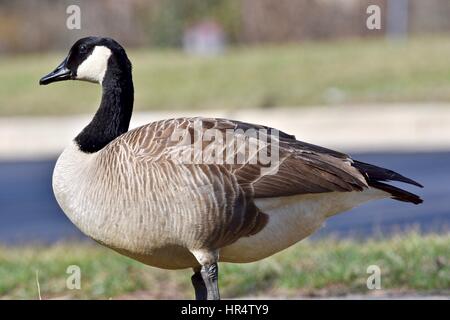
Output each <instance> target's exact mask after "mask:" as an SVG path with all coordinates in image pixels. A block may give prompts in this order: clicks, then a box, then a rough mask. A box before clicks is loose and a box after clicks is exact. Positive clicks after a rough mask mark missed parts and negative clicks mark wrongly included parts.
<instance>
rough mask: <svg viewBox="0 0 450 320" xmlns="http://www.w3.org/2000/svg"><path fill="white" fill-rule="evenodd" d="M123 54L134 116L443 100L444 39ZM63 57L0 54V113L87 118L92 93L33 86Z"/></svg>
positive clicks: (449, 82) (448, 81)
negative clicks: (129, 70) (205, 53)
mask: <svg viewBox="0 0 450 320" xmlns="http://www.w3.org/2000/svg"><path fill="white" fill-rule="evenodd" d="M128 53H129V56H130V59H131V60H132V62H133V65H134V80H135V88H136V109H138V110H152V109H153V110H155V109H166V110H173V109H178V110H180V109H186V108H189V109H201V108H208V109H210V108H220V109H239V108H264V107H273V106H301V105H315V104H329V103H339V104H352V103H353V104H354V103H380V102H420V101H431V102H437V101H450V60H449V59H448V57H449V56H450V39H448V37H434V38H415V39H411V40H408V41H403V42H390V41H387V40H384V39H372V40H347V41H340V42H311V43H302V44H292V45H283V46H264V47H248V48H245V47H243V48H234V49H230V50H229V51H228V52H227V53H226V54H225V55H223V56H218V57H208V58H202V57H195V56H188V55H185V54H183V53H181V52H178V51H171V50H159V51H157V50H128ZM65 54H66V53H65V52H60V53H51V54H48V55H43V54H41V55H38V54H35V55H15V56H2V57H0V83H1V84H2V85H1V86H0V116H12V115H63V114H73V113H83V112H89V113H92V112H93V111H94V110H95V108H96V106H97V105H98V102H99V99H100V97H99V95H100V92H99V88H98V87H97V86H94V85H92V84H88V83H84V82H71V83H68V82H65V83H57V84H52V85H51V86H50V87H40V86H39V85H38V80H39V78H40V77H41V76H43V75H44V74H46V73H47V72H49V71H51V70H53V68H54V67H55V66H56V65H57V64H58V63H59V62H60V61H61V60H62V59H63V58H64V57H65Z"/></svg>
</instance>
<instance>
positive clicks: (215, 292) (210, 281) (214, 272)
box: [201, 262, 220, 300]
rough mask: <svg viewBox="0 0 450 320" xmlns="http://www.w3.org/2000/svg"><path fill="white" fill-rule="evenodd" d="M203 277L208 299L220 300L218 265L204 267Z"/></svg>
mask: <svg viewBox="0 0 450 320" xmlns="http://www.w3.org/2000/svg"><path fill="white" fill-rule="evenodd" d="M201 275H202V278H203V281H204V282H205V286H206V291H207V299H208V300H220V294H219V281H218V280H219V267H218V265H217V263H216V262H215V263H213V264H209V265H208V264H206V265H203V266H202V269H201Z"/></svg>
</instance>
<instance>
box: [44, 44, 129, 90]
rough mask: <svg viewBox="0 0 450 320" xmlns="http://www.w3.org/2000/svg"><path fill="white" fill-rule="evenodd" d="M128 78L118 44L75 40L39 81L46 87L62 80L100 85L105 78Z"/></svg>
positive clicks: (127, 69)
mask: <svg viewBox="0 0 450 320" xmlns="http://www.w3.org/2000/svg"><path fill="white" fill-rule="evenodd" d="M123 73H125V75H126V76H128V75H129V77H131V63H130V61H129V60H128V57H127V55H126V53H125V50H124V49H123V48H122V46H121V45H120V44H118V43H117V42H116V41H115V40H113V39H111V38H102V37H86V38H82V39H80V40H78V41H77V42H75V44H74V45H73V46H72V48H71V49H70V51H69V53H68V55H67V57H66V58H65V59H64V60H63V61H62V62H61V63H60V64H59V65H58V66H57V67H56V69H55V70H53V71H52V72H50V73H49V74H47V75H45V76H44V77H42V78H41V79H40V80H39V84H41V85H46V84H49V83H52V82H57V81H64V80H83V81H89V82H93V83H99V84H102V83H103V81H104V80H105V77H107V76H110V77H115V78H117V77H119V76H120V75H121V74H123Z"/></svg>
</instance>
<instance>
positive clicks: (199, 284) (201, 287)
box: [191, 269, 208, 300]
mask: <svg viewBox="0 0 450 320" xmlns="http://www.w3.org/2000/svg"><path fill="white" fill-rule="evenodd" d="M200 270H201V269H194V274H193V275H192V277H191V281H192V285H193V286H194V290H195V300H206V298H207V294H208V293H207V290H206V285H205V281H203V277H202V274H201V271H200Z"/></svg>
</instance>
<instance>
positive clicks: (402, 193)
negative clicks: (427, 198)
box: [353, 161, 423, 204]
mask: <svg viewBox="0 0 450 320" xmlns="http://www.w3.org/2000/svg"><path fill="white" fill-rule="evenodd" d="M353 166H354V167H355V168H356V169H358V170H359V171H360V172H361V173H362V174H363V175H364V177H365V178H366V181H367V183H368V185H369V186H371V187H374V188H377V189H380V190H383V191H386V192H388V193H390V194H391V195H392V199H395V200H399V201H404V202H411V203H414V204H419V203H422V202H423V200H422V199H421V198H420V197H419V196H418V195H415V194H413V193H411V192H408V191H406V190H403V189H400V188H397V187H394V186H391V185H389V184H387V183H383V182H381V181H399V182H404V183H408V184H412V185H415V186H417V187H420V188H423V186H422V185H421V184H420V183H418V182H416V181H414V180H412V179H409V178H406V177H404V176H402V175H401V174H398V173H397V172H394V171H392V170H388V169H385V168H381V167H377V166H374V165H371V164H368V163H364V162H360V161H354V162H353Z"/></svg>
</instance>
